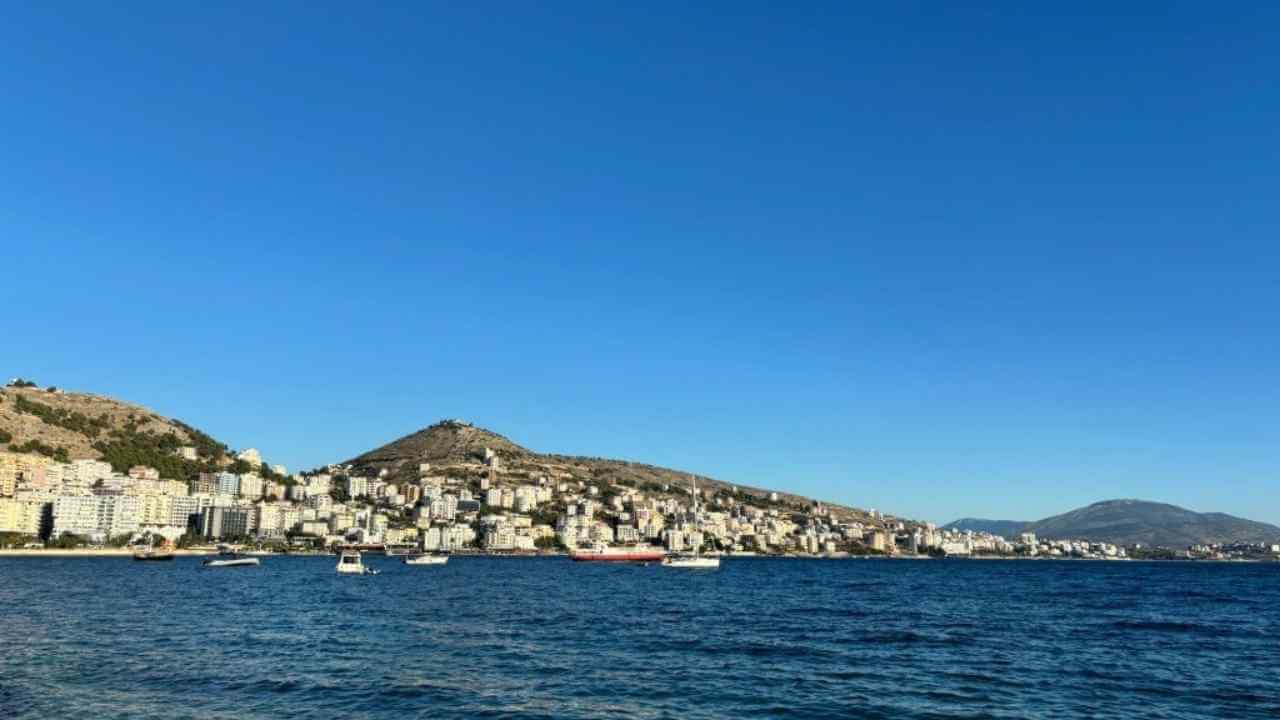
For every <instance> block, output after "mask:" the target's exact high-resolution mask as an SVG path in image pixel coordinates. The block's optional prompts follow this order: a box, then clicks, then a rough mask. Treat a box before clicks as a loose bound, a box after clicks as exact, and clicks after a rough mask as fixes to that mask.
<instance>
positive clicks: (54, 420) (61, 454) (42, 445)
mask: <svg viewBox="0 0 1280 720" xmlns="http://www.w3.org/2000/svg"><path fill="white" fill-rule="evenodd" d="M184 446H189V447H193V448H195V451H196V455H197V459H196V460H184V459H183V458H182V457H181V456H180V455H179V452H178V451H179V448H181V447H184ZM0 450H7V451H10V452H28V453H39V454H41V455H45V456H48V457H52V458H55V459H58V460H60V461H63V462H66V461H68V460H71V459H79V458H93V459H101V460H106V461H107V462H109V463H111V465H112V467H113V468H115V469H116V470H117V471H119V472H125V471H127V470H128V469H129V468H130V467H132V466H134V465H149V466H151V467H154V468H156V469H157V470H159V471H160V472H161V475H162V476H163V477H166V478H173V479H180V480H181V479H186V478H187V477H189V476H190V475H192V474H194V473H197V472H200V471H203V470H208V469H214V468H217V467H222V466H225V465H229V464H231V462H232V461H231V458H230V457H228V450H227V446H226V445H225V444H224V443H222V442H219V441H218V440H215V439H214V438H212V437H210V436H209V435H207V434H205V433H203V432H201V431H199V430H197V429H196V428H194V427H192V426H190V425H188V424H186V423H184V422H181V421H179V420H174V419H172V418H167V417H164V416H162V415H160V414H158V413H156V412H154V411H152V410H150V409H148V408H145V407H142V406H141V405H134V404H131V403H127V402H123V401H120V400H116V399H114V398H109V397H104V396H102V395H92V394H89V393H76V392H66V391H63V390H57V389H40V388H37V387H33V386H15V385H13V384H10V385H6V386H5V387H3V388H0Z"/></svg>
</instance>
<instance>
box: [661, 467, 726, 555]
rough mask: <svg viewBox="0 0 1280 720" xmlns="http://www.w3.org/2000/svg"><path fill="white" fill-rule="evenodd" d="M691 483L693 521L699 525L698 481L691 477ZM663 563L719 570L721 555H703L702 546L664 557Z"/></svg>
mask: <svg viewBox="0 0 1280 720" xmlns="http://www.w3.org/2000/svg"><path fill="white" fill-rule="evenodd" d="M689 483H690V484H691V485H692V487H693V522H694V525H695V527H697V526H698V522H699V519H700V516H699V515H698V481H697V480H696V479H694V478H692V477H690V478H689ZM662 565H663V567H669V568H683V569H686V570H718V569H719V568H720V556H719V555H714V556H712V555H703V554H702V548H699V547H695V548H694V549H693V552H691V553H676V554H674V555H669V556H667V557H665V558H663V559H662Z"/></svg>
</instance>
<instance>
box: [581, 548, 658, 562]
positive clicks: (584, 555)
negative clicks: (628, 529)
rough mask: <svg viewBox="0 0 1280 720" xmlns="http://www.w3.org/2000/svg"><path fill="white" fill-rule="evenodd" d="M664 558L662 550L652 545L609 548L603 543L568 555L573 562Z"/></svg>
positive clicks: (643, 560) (651, 560) (654, 560)
mask: <svg viewBox="0 0 1280 720" xmlns="http://www.w3.org/2000/svg"><path fill="white" fill-rule="evenodd" d="M664 556H665V553H663V552H662V548H656V547H653V546H652V545H624V546H620V547H610V546H608V545H605V544H603V543H598V544H596V545H593V546H591V547H590V548H586V549H580V550H574V551H572V552H570V553H569V557H570V558H573V560H574V561H575V562H636V563H642V562H658V561H660V560H662V559H663V557H664Z"/></svg>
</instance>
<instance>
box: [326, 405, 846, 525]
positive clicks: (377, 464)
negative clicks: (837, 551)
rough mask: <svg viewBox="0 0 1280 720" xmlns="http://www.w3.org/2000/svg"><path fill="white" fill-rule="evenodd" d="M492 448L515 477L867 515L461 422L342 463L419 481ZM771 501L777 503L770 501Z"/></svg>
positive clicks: (479, 460)
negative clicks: (522, 441)
mask: <svg viewBox="0 0 1280 720" xmlns="http://www.w3.org/2000/svg"><path fill="white" fill-rule="evenodd" d="M486 448H487V449H489V450H492V451H493V452H494V454H495V455H497V456H498V457H499V458H500V462H501V464H502V465H503V467H504V468H507V469H509V470H511V471H514V472H515V473H516V474H519V473H539V472H542V473H546V472H550V473H551V474H553V475H556V474H558V475H561V476H572V477H576V478H579V479H592V480H603V481H617V482H620V483H621V484H626V485H633V486H645V485H650V486H652V485H663V486H675V487H683V486H684V485H685V484H686V483H687V482H688V481H689V478H695V479H696V480H697V482H698V485H699V486H700V487H701V488H704V489H709V490H719V489H724V490H736V491H737V492H739V493H742V494H745V495H749V496H751V497H752V498H754V499H755V500H757V501H767V502H775V503H778V504H782V505H788V504H789V505H808V504H812V503H815V502H822V504H823V505H824V506H825V507H828V508H830V509H832V511H833V512H836V513H838V514H845V515H851V516H859V517H868V514H867V513H866V511H864V510H860V509H857V508H853V507H849V506H845V505H840V504H836V503H828V502H826V501H818V500H815V499H812V498H809V497H806V496H803V495H797V494H794V493H789V492H785V491H781V490H768V489H764V488H757V487H752V486H748V485H742V484H739V483H731V482H728V481H725V480H720V479H717V478H713V477H709V476H706V475H702V474H699V473H693V472H688V471H684V470H676V469H672V468H665V467H661V466H657V465H651V464H648V463H643V462H637V461H631V460H618V459H612V458H600V457H590V456H583V455H563V454H558V453H541V452H536V451H533V450H530V449H528V448H526V447H523V446H522V445H519V444H518V443H516V442H514V441H512V440H511V439H510V438H507V437H506V436H504V435H501V434H499V433H496V432H494V431H492V430H488V429H486V428H483V427H480V426H477V425H474V424H472V423H469V422H466V421H463V420H456V419H454V420H442V421H440V422H437V423H434V424H432V425H429V426H427V427H425V428H422V429H421V430H418V431H416V432H413V433H410V434H408V435H405V436H403V437H400V438H398V439H396V440H393V441H391V442H389V443H387V444H385V445H382V446H379V447H377V448H374V449H372V450H368V451H366V452H364V453H361V454H360V455H357V456H355V457H353V458H351V459H349V460H347V461H345V462H343V463H341V464H343V465H349V466H352V467H353V468H355V469H356V470H357V471H370V470H372V471H377V472H381V471H383V470H385V471H386V473H387V476H388V477H390V478H392V479H394V480H399V481H412V480H415V479H416V478H417V477H418V466H419V465H420V464H424V463H427V464H436V463H451V464H462V465H477V466H479V465H482V464H483V455H482V453H483V451H484V450H485V449H486ZM771 497H776V498H777V499H776V500H772V501H771V500H769V498H771Z"/></svg>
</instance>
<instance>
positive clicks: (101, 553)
mask: <svg viewBox="0 0 1280 720" xmlns="http://www.w3.org/2000/svg"><path fill="white" fill-rule="evenodd" d="M134 552H135V551H134V550H130V549H125V548H71V549H62V548H51V549H44V548H41V549H34V548H0V558H9V557H12V558H22V557H25V558H41V557H43V558H132V557H133V553H134ZM217 554H218V551H217V550H216V549H195V548H187V549H182V550H174V551H173V555H174V557H207V556H211V555H217ZM331 554H332V553H323V552H320V553H316V552H311V553H270V554H267V555H262V556H261V557H317V556H319V557H327V556H329V555H331ZM371 554H372V555H381V554H382V553H371ZM391 557H398V556H391ZM454 557H469V558H479V559H486V560H489V559H501V560H528V559H542V558H557V557H568V555H567V554H564V553H538V554H530V555H516V554H509V553H492V554H490V553H483V552H463V553H454ZM721 557H723V558H729V559H735V558H736V559H738V560H756V559H766V560H898V561H901V560H952V561H969V562H972V561H979V562H980V561H984V560H990V561H1015V562H1018V561H1022V562H1026V561H1031V562H1101V563H1116V562H1121V563H1135V562H1138V563H1224V564H1225V563H1235V564H1239V563H1274V562H1280V560H1273V559H1267V558H1238V559H1226V558H1221V559H1219V558H1168V559H1155V558H1141V559H1136V558H1123V559H1122V558H1072V557H1001V556H987V557H984V556H977V557H974V556H969V557H950V558H934V557H929V556H927V555H844V556H834V557H833V556H823V555H739V556H734V555H724V556H721Z"/></svg>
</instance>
